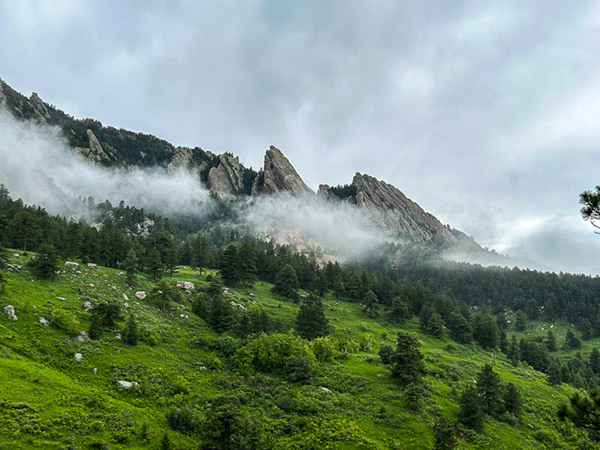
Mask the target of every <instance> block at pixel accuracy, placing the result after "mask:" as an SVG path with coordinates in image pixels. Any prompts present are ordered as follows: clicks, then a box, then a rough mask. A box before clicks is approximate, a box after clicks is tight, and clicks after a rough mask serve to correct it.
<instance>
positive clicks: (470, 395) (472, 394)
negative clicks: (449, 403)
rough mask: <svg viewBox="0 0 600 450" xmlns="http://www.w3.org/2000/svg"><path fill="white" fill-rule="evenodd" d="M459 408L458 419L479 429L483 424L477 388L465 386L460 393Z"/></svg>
mask: <svg viewBox="0 0 600 450" xmlns="http://www.w3.org/2000/svg"><path fill="white" fill-rule="evenodd" d="M459 405H460V409H459V410H458V419H459V420H460V421H461V423H463V424H465V425H466V426H468V427H470V428H472V429H474V430H480V429H481V426H482V425H483V411H482V410H481V403H480V400H479V394H478V393H477V389H476V388H475V387H474V386H473V385H469V386H467V387H466V388H465V389H464V390H463V391H462V393H461V395H460V400H459Z"/></svg>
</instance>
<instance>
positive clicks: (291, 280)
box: [273, 264, 300, 301]
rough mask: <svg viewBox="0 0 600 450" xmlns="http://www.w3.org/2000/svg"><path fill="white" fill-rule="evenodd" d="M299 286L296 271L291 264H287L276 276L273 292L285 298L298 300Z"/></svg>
mask: <svg viewBox="0 0 600 450" xmlns="http://www.w3.org/2000/svg"><path fill="white" fill-rule="evenodd" d="M299 288H300V284H299V283H298V277H297V276H296V271H295V270H294V268H293V267H292V266H291V265H289V264H286V265H285V266H283V267H282V268H281V270H280V271H279V273H278V274H277V275H276V276H275V284H274V286H273V292H275V293H276V294H279V295H281V296H282V297H284V298H287V299H290V300H294V301H296V300H297V299H298V292H297V290H298V289H299Z"/></svg>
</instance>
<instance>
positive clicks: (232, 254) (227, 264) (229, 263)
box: [221, 245, 240, 286]
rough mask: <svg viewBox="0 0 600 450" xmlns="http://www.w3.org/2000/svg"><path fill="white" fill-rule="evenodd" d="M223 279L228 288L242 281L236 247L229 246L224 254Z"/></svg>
mask: <svg viewBox="0 0 600 450" xmlns="http://www.w3.org/2000/svg"><path fill="white" fill-rule="evenodd" d="M221 278H222V279H223V282H224V283H225V285H226V286H235V285H236V284H237V283H238V282H239V281H240V261H239V255H238V250H237V248H236V246H235V245H229V246H228V247H227V248H226V249H225V251H224V252H223V259H222V260H221Z"/></svg>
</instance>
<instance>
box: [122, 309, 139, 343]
mask: <svg viewBox="0 0 600 450" xmlns="http://www.w3.org/2000/svg"><path fill="white" fill-rule="evenodd" d="M122 338H123V342H125V343H126V344H127V345H137V342H138V328H137V322H136V320H135V318H134V317H133V314H130V315H129V319H128V320H127V325H125V328H124V329H123V333H122Z"/></svg>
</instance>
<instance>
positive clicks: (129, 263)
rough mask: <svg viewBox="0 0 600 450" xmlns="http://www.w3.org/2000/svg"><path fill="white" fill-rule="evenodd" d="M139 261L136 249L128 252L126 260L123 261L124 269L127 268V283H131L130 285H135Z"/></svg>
mask: <svg viewBox="0 0 600 450" xmlns="http://www.w3.org/2000/svg"><path fill="white" fill-rule="evenodd" d="M138 262H139V260H138V258H137V255H136V254H135V250H134V249H130V250H129V251H128V252H127V257H126V258H125V261H123V269H125V272H126V273H127V284H129V285H130V286H132V285H133V282H134V280H135V273H136V272H137V267H138Z"/></svg>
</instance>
